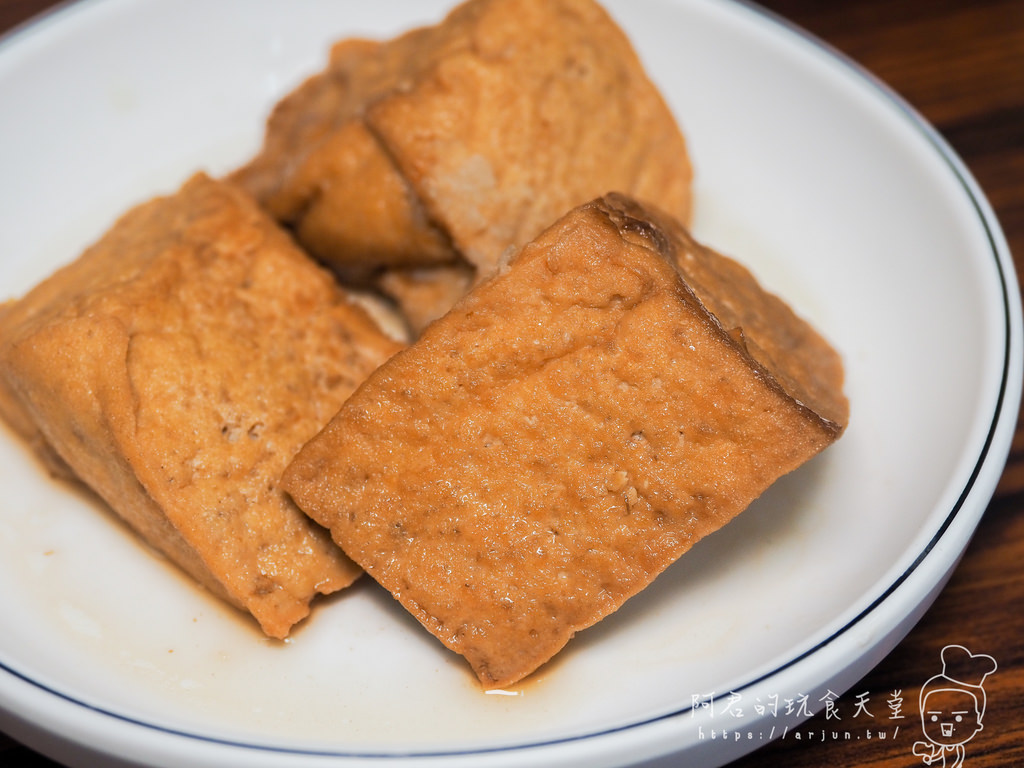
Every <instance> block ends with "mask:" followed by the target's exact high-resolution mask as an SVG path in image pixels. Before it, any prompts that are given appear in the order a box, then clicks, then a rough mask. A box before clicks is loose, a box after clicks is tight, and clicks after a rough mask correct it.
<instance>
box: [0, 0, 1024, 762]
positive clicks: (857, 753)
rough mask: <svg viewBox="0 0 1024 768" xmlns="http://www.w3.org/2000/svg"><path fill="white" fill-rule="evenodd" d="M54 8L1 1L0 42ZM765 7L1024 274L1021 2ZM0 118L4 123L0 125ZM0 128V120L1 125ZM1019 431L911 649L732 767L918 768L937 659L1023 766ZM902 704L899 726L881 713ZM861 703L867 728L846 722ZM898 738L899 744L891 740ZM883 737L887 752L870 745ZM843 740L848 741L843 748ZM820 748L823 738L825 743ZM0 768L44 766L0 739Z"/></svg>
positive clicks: (991, 750)
mask: <svg viewBox="0 0 1024 768" xmlns="http://www.w3.org/2000/svg"><path fill="white" fill-rule="evenodd" d="M53 5H55V3H53V2H48V1H47V0H0V32H2V31H4V30H7V29H9V28H11V27H13V26H14V25H16V24H19V23H21V22H23V21H24V20H25V19H27V18H29V17H30V16H32V15H33V14H35V13H38V12H41V11H43V10H45V9H46V8H48V7H50V6H53ZM763 5H764V6H765V7H767V8H769V9H770V10H771V11H773V12H774V13H777V14H778V15H780V16H782V17H784V18H786V19H789V20H791V21H793V22H794V23H796V24H798V25H799V26H802V27H804V28H805V29H807V30H809V31H810V32H812V33H813V34H815V35H817V36H819V37H820V38H822V39H823V40H825V41H827V42H828V43H829V44H830V45H832V46H833V47H835V48H836V49H838V50H839V51H841V52H843V53H845V54H846V55H848V56H849V57H851V58H852V59H853V60H855V61H856V62H858V63H859V64H860V65H861V66H863V67H865V68H866V69H867V70H869V71H870V72H871V73H873V74H874V75H875V76H876V77H878V78H879V79H881V80H882V81H884V82H885V83H887V84H888V85H889V86H890V87H892V88H893V89H894V90H895V91H896V92H898V93H899V94H900V95H901V96H903V98H904V99H906V100H907V101H908V102H909V103H910V104H911V105H912V106H913V107H914V108H915V109H917V110H918V111H919V112H920V113H921V114H922V115H923V116H924V117H925V118H927V119H928V120H929V121H930V122H931V123H932V124H933V125H935V126H936V127H937V128H938V130H939V131H940V132H941V133H942V134H943V135H944V136H945V138H946V139H947V140H948V141H949V142H950V144H951V145H952V146H953V148H954V149H955V150H956V151H957V152H958V153H959V154H960V156H961V157H962V158H963V159H964V161H965V162H966V164H967V166H968V168H969V169H970V170H971V172H972V173H973V174H974V176H975V177H976V178H977V180H978V182H979V184H980V186H981V188H982V189H983V190H984V192H985V193H986V195H987V196H988V198H989V200H990V201H991V203H992V205H993V207H994V208H995V210H996V213H997V215H998V217H999V219H1000V222H1001V223H1002V225H1003V228H1004V231H1005V233H1006V236H1007V239H1008V240H1009V243H1010V247H1011V250H1012V252H1013V253H1014V259H1015V262H1016V266H1017V270H1018V274H1021V273H1024V2H1021V0H988V1H985V0H830V1H829V2H820V0H765V2H764V3H763ZM0 115H2V113H0ZM0 119H5V118H4V117H2V116H0ZM1022 639H1024V428H1022V425H1021V423H1018V425H1017V430H1016V433H1015V438H1014V442H1013V447H1012V451H1011V456H1010V460H1009V462H1008V464H1007V467H1006V470H1005V472H1004V473H1003V476H1002V479H1001V482H1000V484H999V488H998V490H997V492H996V496H995V498H994V500H993V501H992V503H991V505H990V507H989V509H988V511H987V512H986V515H985V518H984V519H983V521H982V523H981V525H980V527H979V529H978V531H977V534H976V535H975V537H974V540H973V541H972V543H971V545H970V547H969V549H968V551H967V553H966V554H965V556H964V559H963V561H962V563H961V565H960V566H959V568H958V569H957V571H956V572H955V573H954V575H953V578H952V579H951V580H950V583H949V584H948V586H947V587H946V589H945V590H944V591H943V592H942V594H941V595H940V596H939V598H938V600H937V601H936V602H935V604H934V605H933V606H932V608H931V609H930V610H929V611H928V613H927V614H926V615H925V617H924V618H923V619H922V620H921V622H920V623H919V624H918V625H917V627H915V628H914V629H913V630H912V631H911V633H910V634H909V635H908V636H907V638H906V639H905V640H904V641H903V642H902V643H901V644H900V645H899V646H898V647H897V648H896V649H895V650H894V651H893V652H892V653H891V654H890V655H889V656H888V657H887V658H886V659H884V660H883V661H882V662H881V663H880V664H879V665H878V667H876V668H875V669H874V670H873V671H872V672H871V673H870V674H868V675H867V676H866V677H865V678H864V679H863V680H862V681H860V682H859V683H858V684H857V685H855V686H853V688H852V689H851V691H850V692H849V693H848V694H846V695H844V696H842V697H840V698H839V700H838V701H837V704H836V706H837V710H836V711H837V712H838V714H839V718H838V720H837V719H827V718H825V717H824V716H818V717H817V718H814V719H812V720H811V721H809V722H808V723H807V725H806V726H804V727H802V728H801V729H800V730H802V731H804V732H805V733H806V734H810V735H813V736H814V738H813V740H807V739H806V738H804V739H801V740H797V739H796V738H795V737H794V735H793V734H788V735H787V738H785V739H782V740H776V741H775V742H772V743H770V744H767V745H766V746H764V747H762V748H761V749H759V750H758V751H757V752H755V753H753V754H751V755H749V756H748V757H745V758H743V759H741V760H739V761H737V762H736V763H734V768H761V766H765V767H766V768H767V766H779V765H785V766H794V767H795V768H800V767H801V766H822V765H837V766H871V767H874V768H888V767H890V766H891V767H892V768H896V767H897V766H900V768H903V767H904V766H913V765H923V762H922V761H921V760H920V759H919V758H917V757H914V756H913V754H912V747H913V742H914V741H915V740H919V739H920V738H921V737H922V734H921V726H920V721H919V719H918V717H919V713H918V704H917V691H918V690H919V689H920V686H921V685H922V684H923V683H924V682H925V681H926V680H927V679H928V678H929V677H931V676H932V675H934V674H936V672H937V671H938V666H939V653H940V651H941V649H942V647H943V646H944V645H946V644H950V643H958V644H961V645H964V646H966V647H968V648H970V649H971V650H972V651H974V652H976V653H987V654H989V655H991V656H993V657H994V658H995V659H996V660H997V662H998V665H999V667H998V670H997V672H996V673H995V674H993V675H992V676H991V677H990V678H989V679H988V680H986V685H985V688H986V691H987V694H988V705H987V710H986V714H985V728H984V730H983V731H981V732H980V733H978V734H977V736H976V737H975V738H974V739H973V740H972V741H971V742H969V744H968V745H967V757H966V760H965V763H964V765H965V766H970V768H997V767H998V768H1005V767H1006V766H1017V765H1024V641H1022ZM894 691H900V692H901V698H902V712H901V714H903V715H904V719H903V720H898V721H895V720H889V715H890V712H889V711H888V708H887V705H886V701H887V699H889V698H891V696H892V693H893V692H894ZM859 694H864V695H866V698H864V699H862V700H863V701H866V702H867V706H868V710H869V712H870V715H871V716H870V717H867V716H866V715H865V714H864V713H861V715H860V716H859V717H858V718H854V716H853V714H854V713H855V712H856V708H857V700H858V695H859ZM896 725H899V726H900V730H899V731H896V730H895V727H896ZM871 729H874V732H875V733H877V732H879V731H882V730H885V731H887V735H888V736H889V738H887V739H885V740H879V739H878V738H872V739H868V738H866V735H867V731H868V730H871ZM847 732H848V733H849V734H850V737H849V738H847V737H846V734H847ZM822 734H824V736H823V735H822ZM0 765H3V766H8V767H9V768H25V767H26V766H46V765H54V764H53V763H51V762H49V761H48V760H46V759H45V758H42V757H40V756H38V755H36V754H34V753H32V752H31V751H30V750H28V749H26V748H24V747H22V746H20V745H18V744H17V743H16V742H14V741H12V740H11V739H10V738H8V737H6V736H4V735H2V734H0Z"/></svg>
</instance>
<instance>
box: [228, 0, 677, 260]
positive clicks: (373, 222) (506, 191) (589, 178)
mask: <svg viewBox="0 0 1024 768" xmlns="http://www.w3.org/2000/svg"><path fill="white" fill-rule="evenodd" d="M691 176H692V171H691V167H690V162H689V157H688V154H687V149H686V145H685V142H684V139H683V136H682V133H681V132H680V130H679V128H678V126H677V124H676V122H675V119H674V118H673V116H672V114H671V112H670V110H669V108H668V106H667V105H666V104H665V102H664V100H663V99H662V97H661V95H660V94H659V92H658V90H657V88H656V87H655V85H654V84H653V83H652V82H651V80H650V79H649V78H648V76H647V75H646V73H645V71H644V69H643V66H642V64H641V62H640V60H639V59H638V57H637V55H636V53H635V51H634V50H633V48H632V47H631V45H630V43H629V42H628V40H627V39H626V36H625V35H624V34H623V32H622V31H621V29H619V27H618V26H617V25H616V23H615V22H614V21H613V20H612V19H611V18H610V17H609V16H608V14H607V13H606V12H605V11H604V10H603V9H602V8H601V7H600V6H599V5H597V4H596V3H595V2H593V0H470V2H467V3H464V4H463V5H461V6H459V7H457V8H456V9H454V10H453V11H452V12H451V13H450V14H449V15H448V17H447V18H446V19H444V21H443V22H442V23H440V24H438V25H436V26H432V27H424V28H420V29H416V30H413V31H411V32H408V33H406V34H404V35H401V36H399V37H397V38H395V39H393V40H390V41H387V42H383V43H373V42H370V41H365V40H345V41H342V42H340V43H338V44H337V45H336V46H335V47H334V49H333V50H332V54H331V59H330V63H329V65H328V67H327V68H326V70H325V71H324V72H321V73H320V74H318V75H315V76H314V77H312V78H310V79H309V80H308V81H307V82H305V83H304V84H303V85H302V86H300V87H299V88H298V89H296V91H295V92H293V93H292V94H290V95H289V96H288V97H286V98H285V99H284V100H283V101H282V102H281V103H280V104H279V105H278V107H277V108H276V109H275V111H274V113H273V115H272V116H271V118H270V120H269V122H268V127H267V134H266V140H265V144H264V147H263V150H262V151H261V153H260V154H259V155H258V156H257V157H256V158H254V159H253V161H252V162H251V163H250V164H249V165H248V166H246V167H245V168H243V169H240V170H239V171H238V172H237V173H236V174H235V176H234V178H235V180H236V181H238V182H239V183H242V184H243V185H244V186H246V188H248V189H249V190H250V191H252V192H253V193H254V194H255V195H256V196H257V197H258V198H259V199H260V200H261V201H262V202H263V204H264V205H266V206H267V207H268V208H269V209H270V210H271V211H272V212H273V213H274V214H275V215H276V216H278V217H279V218H280V219H281V220H282V221H284V222H286V223H288V224H289V225H290V226H292V227H294V228H295V231H296V233H297V236H298V238H299V240H300V241H301V242H302V243H303V244H304V245H305V246H306V247H307V248H308V249H309V250H310V252H311V253H313V254H314V255H316V256H318V257H319V258H322V259H324V260H325V261H327V262H329V263H331V264H332V265H334V266H335V267H336V268H339V269H341V270H342V271H343V272H346V271H352V270H357V271H358V270H359V269H363V270H364V271H365V270H366V269H368V268H374V267H381V266H383V267H388V268H391V267H408V266H413V265H420V266H424V265H436V264H440V263H446V262H450V261H452V260H453V259H454V258H455V257H456V256H457V255H458V256H461V257H463V258H464V259H466V260H467V261H468V262H469V263H470V264H472V265H473V266H474V267H475V268H476V269H477V270H478V271H479V272H480V274H481V276H486V275H488V274H490V273H491V272H493V271H494V269H495V268H496V267H497V265H498V263H499V262H500V260H501V258H502V257H503V255H506V254H507V253H508V252H510V251H514V250H516V249H518V248H519V247H520V246H522V245H523V244H525V243H526V242H527V241H529V240H530V239H531V238H533V237H535V236H536V235H537V234H538V233H539V232H540V231H541V230H542V229H543V228H544V227H546V226H547V225H548V224H550V222H551V221H553V220H554V219H555V218H556V217H558V216H560V215H562V214H563V213H564V212H565V211H567V210H569V209H570V208H572V207H573V206H576V205H580V204H582V203H584V202H586V201H587V200H590V199H592V198H594V197H596V196H597V195H601V194H605V193H606V192H608V191H609V190H612V189H619V190H623V191H624V192H627V193H630V194H632V195H635V196H637V197H639V198H640V199H645V200H650V201H652V202H653V203H655V204H657V205H658V206H659V207H661V208H663V209H664V210H666V211H668V212H669V213H670V214H671V215H673V216H675V217H677V218H679V219H680V220H682V221H684V222H685V221H687V219H688V217H689V214H690V205H691V202H690V183H691ZM370 192H372V194H370ZM371 208H372V210H371ZM403 243H404V244H403Z"/></svg>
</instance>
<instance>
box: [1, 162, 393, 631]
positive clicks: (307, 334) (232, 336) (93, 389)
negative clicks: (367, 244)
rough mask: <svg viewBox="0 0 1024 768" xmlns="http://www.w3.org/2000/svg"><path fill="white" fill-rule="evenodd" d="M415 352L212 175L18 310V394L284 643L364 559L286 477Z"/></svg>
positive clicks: (161, 537) (166, 201)
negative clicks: (291, 492) (383, 368)
mask: <svg viewBox="0 0 1024 768" xmlns="http://www.w3.org/2000/svg"><path fill="white" fill-rule="evenodd" d="M397 349H398V345H397V344H396V343H394V342H393V341H391V340H390V339H389V338H388V337H386V336H385V335H384V334H383V333H382V332H381V331H379V330H378V328H377V327H376V326H375V325H374V323H373V322H372V321H371V320H370V319H369V317H368V316H367V315H366V314H365V313H364V311H363V310H362V309H360V308H358V307H357V306H355V305H354V304H353V303H351V302H350V301H349V299H348V297H347V295H346V294H345V293H344V292H342V291H341V290H340V289H339V288H338V287H337V285H336V284H335V282H334V280H333V278H332V277H331V276H330V275H329V274H328V273H326V272H325V271H324V270H323V269H321V268H320V267H318V266H316V265H315V264H314V262H312V261H311V260H310V259H309V258H308V257H307V256H306V255H305V254H303V253H302V252H301V251H300V250H299V249H298V248H297V247H296V246H295V245H294V243H293V242H292V241H291V239H290V238H289V237H288V236H287V235H286V234H284V233H283V232H282V231H281V230H280V229H279V228H278V226H277V225H276V223H275V222H274V221H273V220H272V219H271V218H270V217H268V216H267V215H266V214H265V213H264V212H262V211H261V210H260V209H259V208H258V206H257V205H256V204H255V202H253V201H252V200H251V199H250V198H249V197H248V196H247V195H245V194H244V193H243V192H242V191H241V190H240V189H238V188H236V187H234V186H231V185H228V184H224V183H220V182H215V181H212V180H211V179H209V178H207V177H205V176H203V175H201V174H200V175H197V176H195V177H194V178H192V179H191V180H190V181H189V182H188V183H186V184H185V185H184V186H183V187H182V188H181V190H180V191H179V192H177V193H176V194H174V195H171V196H168V197H164V198H158V199H156V200H153V201H151V202H149V203H146V204H143V205H141V206H139V207H137V208H135V209H133V210H131V211H130V212H128V213H127V214H126V215H125V216H124V217H122V218H121V219H120V220H119V221H118V222H117V223H116V224H115V225H114V227H113V228H112V229H111V230H110V231H109V232H108V233H107V234H106V235H105V236H104V237H103V238H102V239H101V240H100V241H99V242H98V243H96V244H95V245H93V246H92V247H91V248H89V249H88V250H87V251H86V252H85V253H84V254H83V255H82V256H81V257H80V258H79V259H78V260H76V261H75V262H73V263H72V264H70V265H69V266H67V267H65V268H64V269H62V270H60V271H58V272H57V273H55V274H54V275H53V276H52V277H50V278H48V279H47V280H46V281H44V282H43V283H41V284H40V285H39V286H37V287H36V288H35V289H34V290H33V291H31V292H30V293H29V294H28V295H27V296H25V297H24V298H23V299H21V300H20V301H18V302H15V303H13V304H12V305H10V306H9V308H8V309H7V310H6V311H5V312H4V314H3V316H2V318H0V381H2V382H3V386H2V391H3V392H4V393H5V397H3V398H0V404H2V405H3V415H4V416H5V417H6V418H7V420H8V421H10V422H11V423H12V424H14V425H15V426H16V428H18V429H19V431H20V432H21V433H22V434H24V435H25V436H26V437H29V438H31V437H32V434H31V433H32V432H33V431H36V432H37V437H38V438H39V439H40V440H41V441H43V442H44V443H45V445H46V446H47V449H48V450H52V451H53V452H55V453H56V455H58V456H59V457H60V459H61V460H62V461H63V462H66V464H67V466H68V467H70V469H71V470H72V471H73V472H74V473H75V475H76V476H77V477H78V478H80V479H81V480H82V481H83V482H84V483H85V484H87V485H88V486H90V487H91V488H92V489H93V490H94V491H96V492H97V493H98V494H99V495H100V496H101V497H102V498H103V499H105V500H106V502H107V503H109V505H110V506H111V507H112V508H113V509H114V510H115V511H116V512H117V513H118V514H120V515H121V516H122V517H123V518H124V519H125V520H126V521H127V522H128V523H130V524H131V525H132V526H133V527H134V528H135V529H136V530H137V531H138V532H139V533H140V534H141V536H142V538H143V539H145V540H146V541H147V542H148V543H149V544H151V545H152V546H153V547H155V548H156V549H158V550H160V551H162V552H164V553H165V554H167V555H168V556H169V557H170V558H171V559H172V560H173V561H174V562H176V563H177V564H178V565H179V566H181V567H182V568H183V569H184V570H185V571H187V572H188V573H190V574H191V575H192V576H193V577H195V578H196V579H197V580H198V581H199V582H201V583H202V584H204V585H206V586H207V587H208V588H209V589H210V590H211V591H213V592H214V593H216V594H217V595H219V596H221V597H222V598H224V599H225V600H227V601H229V602H230V603H232V604H234V605H236V606H238V607H240V608H243V609H244V610H247V611H249V612H250V613H251V614H252V615H253V616H254V617H255V618H256V619H257V621H258V622H259V624H260V626H261V627H262V628H263V630H264V632H266V634H268V635H270V636H272V637H278V638H280V637H284V636H286V635H287V634H288V632H289V630H290V628H291V627H292V625H293V624H295V623H296V622H297V621H299V620H300V619H302V618H303V617H304V616H306V615H307V613H308V612H309V603H310V600H311V599H312V598H313V596H314V595H316V594H317V593H328V592H332V591H335V590H338V589H341V588H342V587H345V586H347V585H348V584H349V583H351V582H352V581H353V580H354V579H355V578H356V576H357V575H359V573H360V570H359V568H358V567H357V566H355V565H354V564H353V563H352V562H351V561H350V560H349V559H348V558H347V557H345V556H344V554H343V553H342V552H341V551H340V550H339V549H338V548H337V547H336V546H335V545H334V544H333V543H332V542H331V540H330V537H329V536H328V535H327V534H326V532H325V531H324V530H323V529H322V528H320V527H319V526H317V525H316V524H314V523H312V522H311V521H310V520H309V519H308V518H307V517H306V516H305V515H303V514H302V513H301V512H300V511H299V510H298V509H297V508H296V507H295V505H294V504H293V503H292V502H291V500H290V499H289V498H288V497H287V496H286V495H285V494H284V493H283V492H282V490H281V489H280V486H279V479H280V475H281V472H282V471H283V469H284V467H285V466H286V465H287V464H288V462H289V461H290V460H291V459H292V457H293V456H294V455H295V453H296V452H297V451H298V449H299V447H300V446H301V445H302V444H303V443H304V442H305V441H306V440H307V439H308V438H310V437H311V436H312V435H314V434H315V433H316V432H317V431H318V430H319V429H320V428H321V427H322V426H323V425H324V424H325V423H326V422H327V421H328V419H329V418H330V417H331V416H332V415H333V414H334V412H335V411H336V410H337V409H338V407H339V406H340V405H341V403H342V402H343V401H344V399H345V398H346V397H347V396H348V395H349V394H350V393H351V392H352V391H353V390H354V389H355V388H356V386H357V385H358V384H359V383H361V382H362V381H363V379H364V378H365V377H366V376H367V375H368V374H369V373H370V372H371V371H372V370H373V369H375V368H376V367H377V366H378V365H379V364H380V363H382V362H383V361H384V360H385V359H387V358H388V357H389V356H390V355H391V354H393V353H394V352H395V351H396V350H397Z"/></svg>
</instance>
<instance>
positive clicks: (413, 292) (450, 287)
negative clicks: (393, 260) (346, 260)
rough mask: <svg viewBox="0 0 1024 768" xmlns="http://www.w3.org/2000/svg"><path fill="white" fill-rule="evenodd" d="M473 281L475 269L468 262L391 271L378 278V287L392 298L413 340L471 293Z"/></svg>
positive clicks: (386, 271) (384, 272) (382, 273)
mask: <svg viewBox="0 0 1024 768" xmlns="http://www.w3.org/2000/svg"><path fill="white" fill-rule="evenodd" d="M473 281H474V273H473V269H472V268H471V267H470V266H469V265H468V264H465V263H453V264H441V265H438V266H436V267H411V268H408V269H388V270H385V271H383V272H381V273H380V275H378V276H377V280H376V283H377V287H378V289H379V290H380V291H381V292H382V293H383V294H384V295H385V296H388V297H390V298H391V299H392V300H393V301H394V302H395V304H396V306H397V307H398V311H399V313H400V314H401V316H402V317H404V318H405V324H406V326H407V327H408V329H409V333H410V334H411V336H412V337H413V338H416V337H418V336H419V335H420V334H421V333H423V329H424V328H426V327H427V326H428V325H430V324H431V323H432V322H434V320H436V319H437V318H439V317H440V316H441V315H443V314H444V313H445V312H447V311H448V310H449V309H451V307H452V305H453V304H454V303H455V302H456V301H458V300H459V299H460V298H462V296H463V295H464V294H465V293H466V291H468V290H469V289H470V288H471V287H472V285H473Z"/></svg>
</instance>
